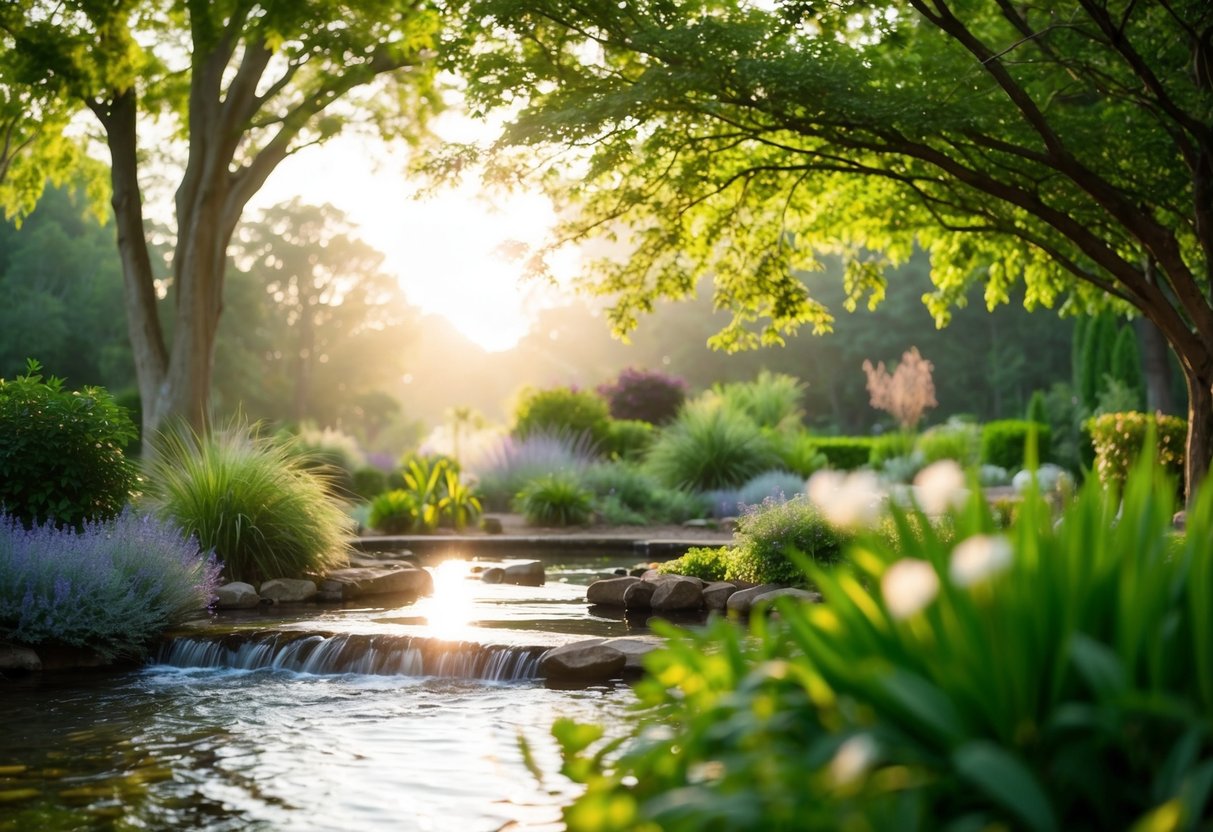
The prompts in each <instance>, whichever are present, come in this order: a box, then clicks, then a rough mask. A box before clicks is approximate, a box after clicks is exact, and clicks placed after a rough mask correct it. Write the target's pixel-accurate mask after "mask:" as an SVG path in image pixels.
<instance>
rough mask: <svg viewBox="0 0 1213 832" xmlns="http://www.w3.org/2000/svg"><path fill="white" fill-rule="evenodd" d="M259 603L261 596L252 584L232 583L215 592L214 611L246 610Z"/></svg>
mask: <svg viewBox="0 0 1213 832" xmlns="http://www.w3.org/2000/svg"><path fill="white" fill-rule="evenodd" d="M260 603H261V596H260V595H258V594H257V590H255V589H253V585H252V584H246V583H243V582H242V581H232V582H231V583H230V584H224V585H223V586H221V587H219V588H218V589H216V590H215V609H217V610H247V609H251V608H253V607H255V606H257V605H258V604H260Z"/></svg>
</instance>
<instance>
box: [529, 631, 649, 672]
mask: <svg viewBox="0 0 1213 832" xmlns="http://www.w3.org/2000/svg"><path fill="white" fill-rule="evenodd" d="M627 662H628V657H627V656H626V655H625V654H624V653H623V651H621V650H616V649H615V648H614V647H609V646H607V645H606V644H604V643H603V640H602V639H600V638H599V639H590V640H588V641H578V642H574V643H572V644H565V645H563V646H561V647H555V648H553V649H551V650H549V651H547V652H546V653H544V654H543V657H542V658H541V659H540V660H539V673H540V675H542V676H543V677H544V678H546V679H559V680H561V681H570V682H601V681H603V680H605V679H614V678H616V677H618V676H619V675H620V674H622V673H623V668H624V666H625V665H626V664H627Z"/></svg>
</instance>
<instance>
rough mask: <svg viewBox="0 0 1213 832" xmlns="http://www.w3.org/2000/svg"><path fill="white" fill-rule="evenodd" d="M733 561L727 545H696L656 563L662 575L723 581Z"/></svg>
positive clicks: (726, 578)
mask: <svg viewBox="0 0 1213 832" xmlns="http://www.w3.org/2000/svg"><path fill="white" fill-rule="evenodd" d="M732 561H733V550H732V549H731V548H730V547H728V546H718V547H715V548H713V547H706V546H696V547H694V548H692V549H687V551H686V554H684V555H683V556H682V557H680V558H677V559H675V560H668V561H666V562H665V563H660V564H658V565H657V571H658V572H660V573H661V574H662V575H689V576H690V577H692V578H699V579H701V580H704V581H725V580H728V577H727V576H728V574H729V572H730V568H731V565H732Z"/></svg>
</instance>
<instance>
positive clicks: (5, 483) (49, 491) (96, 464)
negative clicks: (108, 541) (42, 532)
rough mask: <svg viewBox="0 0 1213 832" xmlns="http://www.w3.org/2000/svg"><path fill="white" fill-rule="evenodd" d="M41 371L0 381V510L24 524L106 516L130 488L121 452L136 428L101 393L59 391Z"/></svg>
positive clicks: (131, 478) (75, 522)
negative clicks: (1, 508) (44, 377)
mask: <svg viewBox="0 0 1213 832" xmlns="http://www.w3.org/2000/svg"><path fill="white" fill-rule="evenodd" d="M40 369H41V366H40V365H39V364H38V362H36V361H34V360H32V359H31V360H30V361H29V362H28V364H27V366H26V371H25V373H24V374H23V375H19V376H17V377H16V378H14V379H11V380H6V379H3V378H0V506H2V507H3V510H4V511H6V512H7V513H9V514H12V515H13V516H15V517H17V518H18V519H20V520H21V521H22V522H23V523H27V524H30V523H38V524H42V523H46V522H48V521H51V522H54V523H55V524H56V525H60V526H76V527H79V526H80V525H81V524H83V523H84V522H85V521H87V520H103V519H107V518H110V517H113V516H114V515H116V514H117V513H118V512H119V511H120V510H121V509H122V507H123V505H125V504H126V501H127V500H128V499H130V496H131V491H132V489H133V488H134V487H135V485H136V474H135V469H134V466H132V465H131V463H130V462H129V461H128V460H127V459H126V457H125V456H124V455H123V453H122V448H123V446H124V445H126V444H128V443H130V442H131V441H132V440H133V439H134V438H135V436H136V430H135V426H134V425H133V424H132V423H131V420H130V418H129V417H128V416H127V414H126V411H125V410H123V409H122V408H120V407H119V406H118V405H117V404H115V403H114V400H113V398H112V397H111V396H110V394H109V393H107V392H106V391H105V390H103V389H101V388H100V387H85V388H84V389H82V390H79V391H70V390H65V389H64V387H63V380H62V379H58V378H55V377H54V376H51V377H49V378H47V379H45V380H43V378H42V376H41V375H39V372H38V371H39V370H40Z"/></svg>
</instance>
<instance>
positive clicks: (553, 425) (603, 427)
mask: <svg viewBox="0 0 1213 832" xmlns="http://www.w3.org/2000/svg"><path fill="white" fill-rule="evenodd" d="M610 423H611V414H610V411H609V410H607V404H606V402H604V401H603V400H602V399H601V398H599V397H598V396H597V395H596V394H594V393H591V392H589V391H588V390H575V389H572V388H569V387H556V388H554V389H551V390H527V391H525V392H524V393H523V394H522V398H521V401H520V402H519V403H518V407H517V409H516V410H515V412H514V428H513V430H512V431H511V433H512V434H513V435H514V436H515V437H517V438H518V439H526V438H527V437H529V436H535V435H549V436H550V435H553V434H571V435H576V434H584V435H586V436H588V437H589V439H590V441H591V442H592V443H593V445H594V448H595V450H597V449H599V448H601V447H603V446H604V445H605V444H606V441H607V436H608V434H609V432H610Z"/></svg>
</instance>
